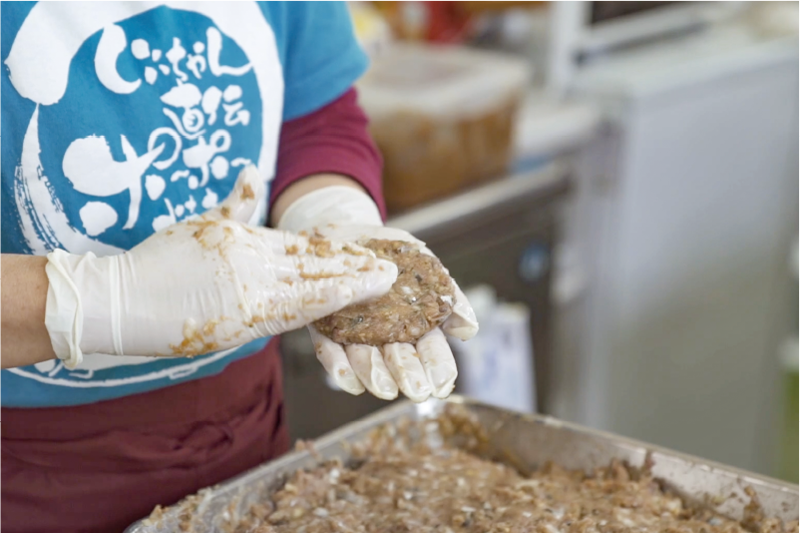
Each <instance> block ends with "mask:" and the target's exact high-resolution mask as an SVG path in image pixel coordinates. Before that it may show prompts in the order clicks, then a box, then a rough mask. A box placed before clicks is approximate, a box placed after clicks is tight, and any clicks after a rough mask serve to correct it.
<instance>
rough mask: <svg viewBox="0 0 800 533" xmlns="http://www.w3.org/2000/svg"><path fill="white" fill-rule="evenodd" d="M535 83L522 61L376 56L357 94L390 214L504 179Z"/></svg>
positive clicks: (397, 52) (455, 55) (451, 52)
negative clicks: (378, 156) (518, 121)
mask: <svg viewBox="0 0 800 533" xmlns="http://www.w3.org/2000/svg"><path fill="white" fill-rule="evenodd" d="M530 76H531V71H530V65H529V64H528V62H527V61H525V60H523V59H517V58H512V57H509V56H506V55H503V54H496V53H489V52H483V51H476V50H472V49H467V48H463V47H441V46H437V47H433V46H430V45H423V44H407V43H402V44H401V43H396V44H393V45H392V46H391V47H390V48H388V49H387V50H385V51H384V52H383V53H382V54H381V55H380V56H379V57H377V58H376V59H375V60H374V61H373V64H372V67H371V68H370V70H369V71H368V72H367V74H366V75H365V76H364V78H363V79H362V80H361V81H359V82H358V90H359V93H360V102H361V104H362V106H363V107H364V109H365V110H366V112H367V114H368V115H369V117H370V120H371V125H372V127H371V129H372V133H373V135H374V137H375V140H376V141H377V143H378V146H379V147H380V149H381V151H382V152H383V155H384V159H385V171H384V186H385V194H386V201H387V204H388V206H389V209H390V210H391V211H398V210H402V209H406V208H409V207H412V206H414V205H416V204H419V203H421V202H425V201H429V200H433V199H436V198H441V197H442V196H445V195H447V194H450V193H452V192H455V191H457V190H459V189H461V188H463V187H465V186H468V185H470V184H473V183H477V182H480V181H483V180H486V179H488V178H492V177H495V176H500V175H502V174H503V172H504V171H505V170H506V167H507V165H508V163H509V158H510V155H511V150H512V147H513V143H512V135H513V131H514V128H513V125H514V120H515V115H516V111H517V108H518V106H519V104H520V102H521V99H522V97H523V95H524V92H525V88H526V84H527V82H528V80H529V79H530Z"/></svg>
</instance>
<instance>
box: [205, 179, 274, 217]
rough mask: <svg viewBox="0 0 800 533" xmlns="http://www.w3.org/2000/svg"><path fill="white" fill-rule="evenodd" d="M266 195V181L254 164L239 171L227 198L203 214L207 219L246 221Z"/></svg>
mask: <svg viewBox="0 0 800 533" xmlns="http://www.w3.org/2000/svg"><path fill="white" fill-rule="evenodd" d="M265 196H266V183H265V182H264V179H263V178H262V177H261V175H260V174H259V172H258V170H257V169H256V167H255V166H253V165H248V166H246V167H244V168H243V169H242V171H241V172H239V177H238V178H236V184H235V185H234V186H233V190H232V191H231V193H230V194H229V195H228V197H227V198H225V200H224V201H223V202H222V203H221V204H220V205H218V206H217V207H215V208H214V209H210V210H208V211H206V212H205V213H204V214H203V217H202V218H204V219H206V220H221V219H232V220H237V221H239V222H242V223H246V222H247V221H249V220H250V217H252V216H253V213H254V212H255V210H256V209H257V208H258V202H259V200H261V199H263V198H264V197H265Z"/></svg>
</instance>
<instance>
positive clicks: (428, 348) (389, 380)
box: [278, 186, 478, 402]
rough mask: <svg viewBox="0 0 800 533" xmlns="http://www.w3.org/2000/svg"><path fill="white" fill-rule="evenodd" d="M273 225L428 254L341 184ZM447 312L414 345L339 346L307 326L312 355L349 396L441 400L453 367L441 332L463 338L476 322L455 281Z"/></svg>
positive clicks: (314, 195)
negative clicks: (409, 246) (399, 244)
mask: <svg viewBox="0 0 800 533" xmlns="http://www.w3.org/2000/svg"><path fill="white" fill-rule="evenodd" d="M278 227H280V228H281V229H286V230H290V231H295V232H300V231H306V232H310V233H312V234H313V233H314V232H317V233H319V234H321V235H324V236H325V237H327V238H332V239H339V240H343V241H350V242H354V243H364V242H366V241H368V240H370V239H388V240H401V241H408V242H413V243H416V244H417V245H419V246H420V247H421V248H422V251H423V252H424V253H427V254H429V255H433V254H432V253H431V251H430V250H428V249H427V247H425V243H423V242H422V241H420V240H418V239H416V238H415V237H413V236H412V235H411V234H409V233H408V232H406V231H403V230H400V229H396V228H389V227H385V226H383V223H382V221H381V217H380V213H379V212H378V208H377V206H376V205H375V203H374V202H373V201H372V199H371V198H370V197H369V196H368V195H366V194H365V193H363V192H360V191H358V190H356V189H352V188H350V187H344V186H336V187H326V188H324V189H320V190H317V191H314V192H312V193H309V194H307V195H305V196H303V197H301V198H300V199H298V200H297V201H296V202H294V203H293V204H292V205H290V206H289V208H288V209H287V210H286V212H285V213H284V215H283V217H282V218H281V220H280V222H279V224H278ZM453 285H454V286H455V294H456V300H455V303H454V305H453V314H452V315H450V317H449V318H448V319H447V320H446V321H445V322H444V324H442V326H441V328H436V329H434V330H432V331H430V332H429V333H427V334H426V335H424V336H423V337H422V338H420V339H419V340H418V341H417V343H416V345H411V344H407V343H393V344H387V345H384V346H382V347H380V348H378V347H374V346H367V345H361V344H352V345H347V346H342V345H339V344H337V343H335V342H333V341H332V340H331V339H329V338H328V337H326V336H324V335H322V334H321V333H319V332H318V331H317V330H316V328H314V327H313V326H309V327H308V330H309V332H310V333H311V338H312V340H313V341H314V346H315V349H316V353H317V358H318V359H319V361H320V362H321V363H322V365H323V366H324V367H325V370H326V371H327V372H328V374H330V375H331V377H332V378H333V380H334V382H335V383H336V384H337V385H338V386H339V387H340V388H341V389H343V390H345V391H347V392H349V393H351V394H361V393H362V392H364V389H365V388H366V389H367V390H369V391H370V392H371V393H372V394H374V395H375V396H377V397H379V398H383V399H386V400H391V399H393V398H396V397H397V393H398V389H399V390H400V391H402V392H403V394H405V395H406V396H407V397H408V398H410V399H411V400H413V401H415V402H421V401H424V400H426V399H427V398H428V397H429V396H435V397H437V398H446V397H447V396H448V395H449V394H450V393H451V392H452V391H453V387H454V386H455V380H456V376H457V375H458V369H457V368H456V362H455V358H454V357H453V352H452V351H451V350H450V346H449V345H448V344H447V339H446V338H445V335H444V334H445V333H447V334H448V335H451V336H453V337H456V338H458V339H461V340H468V339H470V338H472V337H474V336H475V334H476V333H477V332H478V321H477V319H476V318H475V312H474V311H473V310H472V307H471V306H470V305H469V302H468V301H467V298H466V297H465V296H464V293H463V292H462V291H461V289H459V288H458V285H456V283H455V281H453Z"/></svg>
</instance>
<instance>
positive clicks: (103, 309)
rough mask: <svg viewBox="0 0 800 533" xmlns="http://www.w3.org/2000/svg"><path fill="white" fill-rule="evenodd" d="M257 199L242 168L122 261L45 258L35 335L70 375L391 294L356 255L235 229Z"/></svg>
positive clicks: (204, 345)
mask: <svg viewBox="0 0 800 533" xmlns="http://www.w3.org/2000/svg"><path fill="white" fill-rule="evenodd" d="M265 194H266V192H265V185H264V183H263V180H262V179H261V177H260V176H259V175H258V172H257V170H256V169H255V168H254V167H249V168H246V169H245V170H243V171H242V173H241V174H240V175H239V179H238V181H237V183H236V186H235V188H234V190H233V191H232V192H231V194H230V195H229V196H228V198H227V199H226V200H225V201H224V202H223V203H222V204H221V205H220V206H218V207H217V208H215V209H212V210H209V211H207V212H206V213H204V214H203V215H202V216H200V217H197V218H195V219H192V220H185V221H183V222H180V223H178V224H174V225H173V226H170V227H168V228H166V229H163V230H161V231H159V232H158V233H156V234H154V235H152V236H151V237H149V238H148V239H146V240H145V241H144V242H142V243H141V244H139V245H138V246H136V247H134V248H133V249H131V250H130V251H128V252H126V253H124V254H120V255H115V256H109V257H95V256H94V254H91V253H88V254H86V255H74V254H69V253H67V252H64V251H62V250H56V251H54V252H53V253H51V254H49V255H48V264H47V267H46V271H47V276H48V279H49V281H50V286H49V289H48V294H47V307H46V313H45V325H46V326H47V329H48V332H49V333H50V337H51V341H52V344H53V348H54V350H55V353H56V355H57V356H58V357H59V358H60V359H63V360H64V364H65V366H67V367H68V368H74V367H76V366H77V365H78V364H79V363H80V362H81V360H82V354H83V353H103V354H116V355H123V354H124V355H149V356H195V355H200V354H205V353H209V352H213V351H218V350H223V349H226V348H233V347H236V346H240V345H242V344H245V343H247V342H249V341H251V340H254V339H257V338H260V337H266V336H269V335H276V334H279V333H283V332H286V331H289V330H292V329H296V328H298V327H301V326H304V325H306V324H309V323H311V322H313V321H314V320H317V319H319V318H321V317H323V316H326V315H329V314H331V313H333V312H335V311H338V310H339V309H341V308H343V307H345V306H347V305H349V304H350V303H355V302H359V301H362V300H365V299H369V298H374V297H377V296H380V295H382V294H384V293H386V292H387V291H388V290H389V288H390V287H391V286H392V283H394V280H395V279H396V278H397V267H396V266H395V265H394V264H393V263H391V262H388V261H383V260H379V259H376V258H375V257H374V254H372V252H369V251H367V250H365V249H362V248H359V247H357V246H353V245H352V244H349V243H338V242H328V241H326V240H323V239H315V238H310V239H309V238H306V237H302V236H298V235H295V234H291V233H287V232H283V231H278V230H273V229H267V228H262V227H252V226H248V225H246V224H245V223H244V221H247V220H248V219H250V217H251V215H252V214H253V212H254V211H255V209H256V207H257V204H258V199H259V198H261V197H263V196H264V195H265ZM345 263H346V264H347V265H346V264H345Z"/></svg>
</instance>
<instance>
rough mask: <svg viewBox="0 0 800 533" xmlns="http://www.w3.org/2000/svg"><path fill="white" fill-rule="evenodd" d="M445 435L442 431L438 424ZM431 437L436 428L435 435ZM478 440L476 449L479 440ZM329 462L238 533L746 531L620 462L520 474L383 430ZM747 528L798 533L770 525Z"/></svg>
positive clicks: (303, 475) (304, 475) (298, 479)
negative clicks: (346, 456)
mask: <svg viewBox="0 0 800 533" xmlns="http://www.w3.org/2000/svg"><path fill="white" fill-rule="evenodd" d="M436 429H438V430H439V431H438V433H442V431H441V429H442V428H441V427H440V428H436ZM431 433H434V432H431ZM473 444H474V443H473ZM354 457H355V460H354V462H353V463H352V464H350V465H344V464H342V463H341V462H339V461H331V462H328V463H326V464H324V465H322V466H320V467H317V468H315V469H313V470H310V471H301V472H296V473H295V474H293V475H292V476H291V477H290V478H289V479H288V481H287V482H286V483H285V485H284V486H283V488H282V489H281V490H279V491H277V492H276V493H275V494H274V495H273V497H272V501H270V502H265V504H263V505H256V506H255V507H253V509H252V510H251V512H250V514H249V516H248V517H247V518H246V519H245V520H244V521H243V522H241V523H240V525H239V527H238V528H237V529H235V531H236V532H237V533H245V532H247V533H283V532H287V533H288V532H293V533H321V532H353V533H356V532H357V533H392V532H418V533H457V532H469V533H485V532H492V533H501V532H502V533H507V532H528V531H530V532H534V533H623V532H636V533H649V532H654V533H655V532H659V533H744V532H745V531H748V530H746V529H744V527H743V526H742V525H741V524H739V523H738V522H735V521H732V520H729V519H726V518H722V517H720V516H718V515H715V514H713V513H711V512H708V511H702V510H698V509H694V508H692V507H690V506H688V505H686V504H684V502H682V501H681V499H680V498H678V497H676V496H674V495H671V494H668V493H666V492H665V491H664V490H662V488H661V486H660V485H659V483H658V482H657V481H656V480H654V479H653V478H652V476H651V475H650V474H649V472H648V470H646V469H645V470H641V469H633V468H629V467H628V466H626V465H624V464H623V463H620V462H612V463H611V464H610V465H608V466H607V467H605V468H599V469H597V470H595V471H593V472H591V473H584V472H582V471H569V470H565V469H563V468H560V467H558V466H557V465H554V464H546V465H544V466H542V468H540V469H539V470H537V471H535V472H533V473H531V474H530V475H521V474H520V473H519V472H517V471H516V470H514V469H512V468H511V467H509V466H505V465H503V464H500V463H497V462H492V461H489V460H485V459H481V458H479V457H478V456H477V455H475V454H472V453H469V452H467V451H464V450H462V449H459V448H455V447H452V446H447V445H445V446H428V445H426V444H424V443H421V442H418V443H416V444H411V445H410V444H408V443H403V439H398V438H397V434H396V433H393V432H391V431H383V433H381V434H377V435H375V436H373V438H371V439H370V440H369V441H368V442H367V443H365V444H363V445H362V446H360V447H358V448H356V449H355V450H354ZM748 529H749V531H750V532H753V531H755V532H759V533H789V532H793V533H797V521H794V522H792V523H789V524H784V523H783V522H781V521H779V520H763V521H760V522H759V523H758V524H757V525H755V527H749V528H748Z"/></svg>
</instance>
